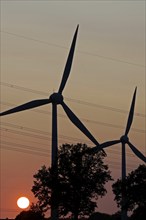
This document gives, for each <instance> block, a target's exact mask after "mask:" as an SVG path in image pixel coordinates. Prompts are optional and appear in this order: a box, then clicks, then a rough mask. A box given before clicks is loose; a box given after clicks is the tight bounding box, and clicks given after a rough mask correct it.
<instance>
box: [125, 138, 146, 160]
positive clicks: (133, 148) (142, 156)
mask: <svg viewBox="0 0 146 220" xmlns="http://www.w3.org/2000/svg"><path fill="white" fill-rule="evenodd" d="M127 144H128V145H129V147H130V148H131V150H132V151H133V152H134V153H135V154H136V156H137V157H139V158H140V159H141V160H143V161H144V162H145V163H146V157H145V156H144V155H143V154H142V153H141V152H140V151H139V150H138V149H137V148H136V147H134V146H133V144H131V143H130V142H129V141H128V143H127Z"/></svg>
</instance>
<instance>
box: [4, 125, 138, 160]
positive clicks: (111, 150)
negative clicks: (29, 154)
mask: <svg viewBox="0 0 146 220" xmlns="http://www.w3.org/2000/svg"><path fill="white" fill-rule="evenodd" d="M1 130H2V129H1ZM8 132H10V133H11V130H10V131H8ZM14 132H15V131H14ZM15 133H16V134H17V131H16V132H15ZM23 135H25V134H23ZM50 136H51V134H50ZM5 137H7V138H9V137H8V136H5ZM38 138H39V137H38ZM15 139H16V140H17V139H18V138H16V137H15ZM59 139H60V137H59ZM68 139H71V138H70V137H68ZM18 140H21V141H22V139H18ZM62 142H64V141H62ZM83 142H84V143H85V142H86V141H83ZM1 143H3V142H2V141H1ZM4 143H5V142H4ZM7 143H8V142H7ZM11 143H12V145H15V146H17V144H18V143H13V142H11ZM35 143H36V142H35ZM68 143H72V140H70V141H68ZM88 143H89V142H88ZM9 144H10V142H9ZM39 144H40V145H41V143H39ZM19 146H21V147H24V148H28V149H29V148H31V146H28V145H22V144H19ZM45 146H46V145H45ZM32 149H34V150H35V149H36V150H37V149H39V151H43V150H44V151H47V152H48V150H47V149H43V148H36V147H32ZM106 150H107V152H108V153H112V154H118V155H119V151H118V150H113V149H112V148H110V149H109V148H108V149H106ZM127 154H128V155H129V156H130V157H134V155H133V154H132V153H129V152H127Z"/></svg>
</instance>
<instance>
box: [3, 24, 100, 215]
mask: <svg viewBox="0 0 146 220" xmlns="http://www.w3.org/2000/svg"><path fill="white" fill-rule="evenodd" d="M78 27H79V25H78V26H77V28H76V31H75V34H74V37H73V40H72V44H71V47H70V51H69V55H68V58H67V62H66V65H65V69H64V73H63V77H62V81H61V84H60V87H59V90H58V92H56V93H53V94H52V95H50V97H49V98H48V99H39V100H34V101H30V102H27V103H25V104H22V105H20V106H17V107H15V108H12V109H9V110H7V111H4V112H2V113H0V116H4V115H8V114H12V113H17V112H20V111H24V110H28V109H32V108H36V107H39V106H42V105H46V104H50V103H52V161H51V166H52V167H54V168H55V169H57V154H58V135H57V105H59V104H60V105H61V106H62V107H63V109H64V111H65V112H66V114H67V116H68V118H69V119H70V120H71V122H72V123H73V124H74V125H75V126H76V127H78V128H79V130H81V131H82V132H83V133H84V134H85V135H86V136H87V137H88V138H89V139H90V140H91V141H92V142H93V143H94V144H95V145H96V146H99V143H98V142H97V140H96V139H95V138H94V137H93V136H92V134H91V133H90V132H89V130H88V129H87V128H86V127H85V126H84V125H83V123H82V122H81V121H80V120H79V118H78V117H77V116H76V115H75V114H74V113H73V112H72V111H71V109H70V108H69V107H68V106H67V105H66V104H65V102H64V100H63V95H62V92H63V90H64V87H65V85H66V82H67V79H68V77H69V74H70V70H71V66H72V61H73V55H74V50H75V45H76V38H77V33H78ZM54 191H55V190H54ZM53 194H54V196H53ZM55 196H57V195H56V194H55V192H54V193H53V191H52V197H55ZM56 210H57V208H56V207H53V205H52V207H51V217H52V219H57V217H56V212H57V211H56Z"/></svg>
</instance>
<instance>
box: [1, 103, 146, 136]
mask: <svg viewBox="0 0 146 220" xmlns="http://www.w3.org/2000/svg"><path fill="white" fill-rule="evenodd" d="M1 103H2V104H4V105H7V106H14V104H11V103H8V102H1ZM31 111H34V112H38V113H42V114H47V115H50V114H51V113H50V112H49V111H44V110H37V109H34V110H31ZM58 117H61V118H65V119H66V117H65V116H64V115H63V114H58ZM81 120H83V121H85V122H88V123H92V124H98V125H102V126H105V127H112V128H116V129H117V128H118V129H125V127H124V126H121V125H115V124H111V123H106V122H101V121H95V120H91V119H86V118H81ZM2 123H3V122H2ZM7 124H8V123H6V122H5V125H7ZM17 127H18V126H17ZM20 127H22V129H23V126H19V128H20ZM131 130H132V131H134V132H138V133H144V134H145V130H143V129H139V128H131ZM40 132H42V131H40ZM43 133H45V131H43ZM46 133H47V132H46Z"/></svg>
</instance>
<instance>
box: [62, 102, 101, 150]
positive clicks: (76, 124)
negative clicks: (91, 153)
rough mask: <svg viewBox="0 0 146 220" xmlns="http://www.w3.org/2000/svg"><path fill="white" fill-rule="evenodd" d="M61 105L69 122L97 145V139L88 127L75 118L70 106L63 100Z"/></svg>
mask: <svg viewBox="0 0 146 220" xmlns="http://www.w3.org/2000/svg"><path fill="white" fill-rule="evenodd" d="M61 105H62V107H63V109H64V111H65V112H66V114H67V116H68V117H69V119H70V120H71V122H72V123H73V124H74V125H75V126H76V127H78V128H79V129H80V130H81V131H82V132H83V133H84V134H85V135H86V136H87V137H88V138H89V139H90V140H91V141H92V142H93V143H94V144H95V145H96V146H99V143H98V142H97V140H96V139H95V138H94V137H93V136H92V134H91V133H90V132H89V131H88V129H87V128H86V127H85V126H84V125H83V123H82V122H81V121H80V120H79V119H78V118H77V116H76V115H75V114H74V113H73V112H72V111H71V110H70V108H69V107H68V106H67V105H66V104H65V103H64V102H63V103H62V104H61Z"/></svg>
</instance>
